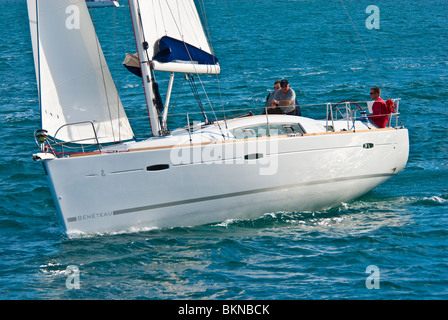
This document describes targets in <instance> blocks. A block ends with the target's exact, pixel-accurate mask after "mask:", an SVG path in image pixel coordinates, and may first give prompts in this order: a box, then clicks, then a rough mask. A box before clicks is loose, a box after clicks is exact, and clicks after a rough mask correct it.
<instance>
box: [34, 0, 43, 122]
mask: <svg viewBox="0 0 448 320" xmlns="http://www.w3.org/2000/svg"><path fill="white" fill-rule="evenodd" d="M39 37H40V35H39V1H38V0H36V38H37V39H36V48H37V69H38V80H37V81H38V87H39V91H38V95H39V114H40V127H41V129H43V126H44V120H43V117H42V76H41V70H40V69H41V66H40V39H39Z"/></svg>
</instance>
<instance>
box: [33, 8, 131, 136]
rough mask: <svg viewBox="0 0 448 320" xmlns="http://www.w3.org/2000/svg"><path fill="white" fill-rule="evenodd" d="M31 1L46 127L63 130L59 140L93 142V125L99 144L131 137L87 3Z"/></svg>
mask: <svg viewBox="0 0 448 320" xmlns="http://www.w3.org/2000/svg"><path fill="white" fill-rule="evenodd" d="M27 2H28V14H29V19H30V29H31V37H32V43H33V52H34V62H35V69H36V74H37V82H38V86H39V91H40V92H39V96H40V103H41V117H42V128H43V129H45V130H47V131H48V133H49V135H50V136H53V137H54V135H55V134H56V132H58V130H59V129H60V128H61V127H62V128H61V129H60V130H59V132H58V133H57V137H56V138H57V139H58V140H62V141H75V142H76V143H91V142H93V140H92V137H94V132H93V128H92V124H91V123H93V125H94V127H95V131H96V133H97V135H98V140H99V142H103V143H105V142H117V141H123V140H128V139H132V138H133V136H134V134H133V132H132V129H131V126H130V124H129V121H128V118H127V117H126V114H125V111H124V109H123V106H122V104H121V101H120V98H119V97H118V93H117V89H116V87H115V84H114V82H113V79H112V76H111V74H110V72H109V69H108V67H107V64H106V60H105V58H104V55H103V52H102V50H101V47H100V44H99V42H98V39H97V36H96V33H95V30H94V27H93V23H92V21H91V19H90V15H89V12H88V9H87V7H86V4H85V2H84V1H83V0H42V1H36V0H27ZM36 4H37V7H36ZM37 39H39V41H37ZM90 122H91V123H90ZM75 123H78V124H76V125H74V124H75ZM66 125H67V126H66Z"/></svg>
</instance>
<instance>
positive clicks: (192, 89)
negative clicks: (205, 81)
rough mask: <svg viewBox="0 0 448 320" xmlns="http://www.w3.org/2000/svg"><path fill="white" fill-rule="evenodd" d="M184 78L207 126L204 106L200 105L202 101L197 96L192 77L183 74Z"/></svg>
mask: <svg viewBox="0 0 448 320" xmlns="http://www.w3.org/2000/svg"><path fill="white" fill-rule="evenodd" d="M185 76H186V77H187V78H188V79H187V80H188V83H189V84H190V88H191V91H192V92H193V94H194V97H195V98H196V101H197V103H198V105H199V107H200V108H201V111H202V115H203V116H204V120H205V123H206V124H208V123H209V121H208V118H207V115H206V114H205V111H204V106H203V105H202V101H201V98H200V96H199V92H198V89H197V87H196V84H195V82H194V78H193V75H191V74H190V76H188V75H187V74H185ZM215 117H216V116H215Z"/></svg>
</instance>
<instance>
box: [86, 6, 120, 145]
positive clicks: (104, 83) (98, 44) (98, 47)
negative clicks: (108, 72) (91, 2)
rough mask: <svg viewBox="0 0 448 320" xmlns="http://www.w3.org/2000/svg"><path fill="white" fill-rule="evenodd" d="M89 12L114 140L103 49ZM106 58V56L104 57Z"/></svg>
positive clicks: (113, 134) (113, 133)
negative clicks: (102, 55)
mask: <svg viewBox="0 0 448 320" xmlns="http://www.w3.org/2000/svg"><path fill="white" fill-rule="evenodd" d="M86 8H87V6H86ZM87 14H88V15H89V16H90V20H91V21H92V27H93V32H94V34H95V38H96V51H97V53H98V60H99V63H100V68H101V78H102V80H103V87H104V93H105V95H106V104H107V110H108V112H109V121H110V126H111V129H112V136H113V137H114V141H115V130H114V123H113V120H112V113H111V110H110V102H109V95H108V92H107V86H106V77H105V75H104V66H103V61H102V59H101V51H102V50H101V45H100V40H99V39H98V35H97V33H96V30H95V25H94V23H93V17H92V15H91V14H90V12H89V9H87ZM104 60H106V58H104ZM106 67H107V64H106Z"/></svg>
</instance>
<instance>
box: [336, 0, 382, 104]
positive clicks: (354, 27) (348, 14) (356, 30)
mask: <svg viewBox="0 0 448 320" xmlns="http://www.w3.org/2000/svg"><path fill="white" fill-rule="evenodd" d="M340 1H341V3H342V6H343V7H344V10H345V13H346V14H347V16H348V18H349V19H350V22H351V24H352V26H353V29H355V32H356V35H357V36H358V39H359V41H360V42H361V45H362V47H363V48H364V52H365V53H366V55H367V58H368V59H369V62H370V64H371V65H372V67H373V69H374V70H375V73H376V77H377V78H378V80H379V82H380V83H381V87H382V88H383V89H384V92H385V93H386V96H389V95H388V94H387V91H386V89H385V86H384V83H383V81H382V80H381V78H380V75H379V73H378V70H377V68H376V66H375V64H374V63H373V60H372V58H371V57H370V55H369V53H368V51H367V49H366V46H365V45H364V41H362V38H361V36H360V34H359V32H358V29H356V26H355V23H354V22H353V20H352V17H351V16H350V13H349V12H348V10H347V7H346V6H345V3H344V0H340Z"/></svg>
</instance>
